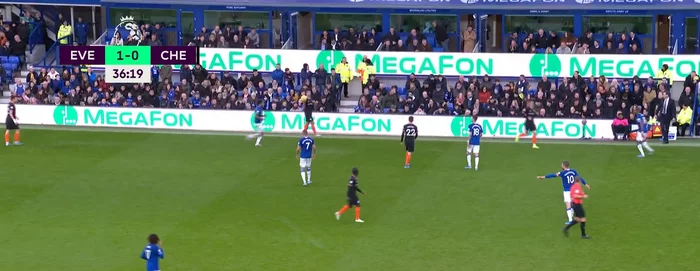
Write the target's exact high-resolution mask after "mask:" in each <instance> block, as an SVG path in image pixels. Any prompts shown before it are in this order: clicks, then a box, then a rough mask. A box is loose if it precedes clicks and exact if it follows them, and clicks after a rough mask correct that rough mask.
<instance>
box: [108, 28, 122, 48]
mask: <svg viewBox="0 0 700 271" xmlns="http://www.w3.org/2000/svg"><path fill="white" fill-rule="evenodd" d="M109 44H110V45H117V46H121V45H124V40H123V39H122V34H121V33H120V32H119V31H115V32H114V35H112V40H111V41H110V42H109Z"/></svg>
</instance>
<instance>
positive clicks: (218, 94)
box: [12, 22, 700, 131]
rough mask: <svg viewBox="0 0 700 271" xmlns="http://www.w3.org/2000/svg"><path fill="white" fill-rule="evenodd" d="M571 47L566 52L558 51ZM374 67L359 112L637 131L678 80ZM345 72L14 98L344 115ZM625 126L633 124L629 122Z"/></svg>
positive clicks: (230, 40) (211, 40)
mask: <svg viewBox="0 0 700 271" xmlns="http://www.w3.org/2000/svg"><path fill="white" fill-rule="evenodd" d="M433 26H434V33H435V36H436V37H438V38H436V39H435V41H433V42H429V41H428V39H427V38H425V36H424V35H423V32H421V31H419V29H413V30H412V31H411V32H410V34H409V37H408V38H407V39H406V40H405V41H404V40H403V39H401V38H400V35H399V34H397V33H396V32H395V30H394V28H390V29H389V32H388V33H387V34H386V35H384V36H382V37H381V39H382V41H381V42H382V43H384V46H383V47H382V48H380V49H381V50H388V51H397V50H407V51H414V50H415V51H432V49H431V48H432V46H433V45H437V46H440V47H443V48H445V47H447V46H446V43H444V40H442V38H443V36H444V35H443V34H445V35H446V32H445V30H444V27H442V28H441V27H440V24H439V23H438V22H434V23H433ZM141 31H142V33H141V34H142V36H143V37H150V39H149V40H148V41H147V42H146V44H148V45H152V46H158V45H162V44H163V31H162V28H161V27H160V26H159V24H153V25H150V24H145V25H143V26H142V27H141ZM473 31H474V30H473V29H471V27H470V28H469V29H467V30H466V31H465V35H466V34H468V35H471V34H470V33H467V32H473ZM12 33H14V32H12ZM25 33H26V31H25ZM378 36H379V35H378V34H377V33H376V32H375V31H374V30H370V31H366V30H363V31H361V32H360V33H356V32H354V29H352V28H351V29H349V31H347V32H341V31H340V29H338V28H336V29H334V30H332V31H327V32H324V33H323V35H322V36H321V37H320V49H325V50H332V49H337V50H357V49H364V50H373V49H372V48H373V47H374V46H375V45H376V44H377V43H378V42H377V41H376V40H377V39H376V37H378ZM241 37H244V38H241ZM591 37H592V34H591V33H587V34H586V35H585V36H584V37H582V38H580V39H578V40H576V39H572V38H571V37H568V36H565V37H563V38H559V37H558V36H557V35H556V33H553V32H550V33H549V35H548V36H547V35H546V34H545V33H544V31H543V30H539V31H538V33H537V34H536V35H535V34H531V35H529V36H528V37H526V38H525V40H524V42H523V43H522V48H521V49H520V50H515V51H519V52H526V51H538V52H539V51H541V50H544V51H547V52H550V53H551V52H557V53H568V52H570V51H568V52H567V51H566V50H567V49H568V50H570V49H571V48H572V47H579V48H586V49H584V50H582V51H581V50H579V51H580V52H582V53H590V52H591V51H594V50H593V49H591V48H594V49H595V48H598V47H597V45H598V44H599V43H598V41H597V40H594V39H592V38H591ZM609 37H610V39H609V40H606V41H605V44H606V45H607V47H610V46H611V45H612V46H614V45H615V44H617V45H618V47H619V48H622V49H624V50H618V51H616V52H617V53H622V52H623V51H625V50H627V49H628V47H629V50H637V49H635V48H638V47H639V45H638V42H637V41H636V40H637V39H636V38H635V36H634V33H630V38H629V39H627V38H625V36H624V35H622V36H621V38H620V39H619V40H614V39H613V38H612V37H613V35H612V34H611V35H609ZM19 39H20V40H21V39H22V38H21V37H20V38H19ZM517 39H518V35H517V34H514V35H513V37H512V40H511V42H510V44H511V45H513V44H514V43H515V44H517V43H516V40H517ZM133 40H134V39H133V37H126V39H122V38H121V36H120V32H119V31H117V32H116V33H115V35H114V37H113V38H112V42H111V44H130V43H133ZM465 40H466V41H467V43H468V44H462V46H461V47H463V49H464V50H465V51H468V50H467V49H469V48H472V49H473V47H472V46H473V44H471V42H470V41H469V39H465ZM587 44H592V45H593V46H592V47H589V46H587ZM189 45H192V46H202V47H227V48H258V47H260V40H259V35H258V34H257V33H256V31H255V29H254V28H245V27H238V28H235V29H234V28H233V27H230V26H227V27H224V28H223V29H221V28H220V27H218V26H215V27H213V28H212V29H211V30H209V29H207V28H202V29H201V31H200V33H198V34H197V35H196V38H195V39H194V40H193V41H192V42H190V44H189ZM25 46H26V45H25ZM620 46H622V47H620ZM555 47H557V49H556V50H555V49H554V48H555ZM524 48H530V49H524ZM562 48H564V49H563V50H564V52H559V50H560V49H562ZM601 52H602V51H601ZM625 52H626V53H629V51H625ZM365 65H366V67H367V71H368V72H366V74H364V75H363V76H362V78H361V79H360V80H361V81H362V88H363V89H362V95H361V96H360V97H359V98H358V100H357V106H356V107H355V112H357V113H387V114H418V115H423V114H425V115H445V116H451V115H465V116H470V115H479V116H497V117H519V116H521V115H522V111H523V109H524V108H523V106H525V105H526V104H527V102H528V101H533V102H534V105H535V109H536V110H537V112H538V113H539V116H541V117H554V118H582V119H615V118H617V119H619V121H618V122H616V123H617V124H620V125H622V124H625V123H626V125H629V124H631V123H633V122H634V117H633V116H632V115H631V114H630V109H631V107H632V106H634V105H639V106H642V107H643V113H644V114H645V115H650V116H654V115H656V114H657V113H658V108H659V102H660V100H661V93H662V92H664V91H668V90H670V84H669V81H668V79H667V78H670V74H669V73H668V72H667V71H666V70H661V71H660V75H661V76H657V77H660V78H661V77H662V78H663V79H660V80H655V79H653V78H638V77H634V78H626V79H608V78H605V77H603V76H601V77H597V78H594V77H591V78H583V77H581V76H579V75H578V74H576V75H574V76H573V77H571V78H551V79H550V78H546V77H543V78H541V80H540V81H539V82H537V83H536V84H531V81H528V80H527V79H526V78H525V77H523V76H520V78H519V79H518V80H514V81H501V80H500V79H499V78H492V77H490V76H488V75H484V76H483V77H481V78H477V77H472V78H465V77H463V76H460V77H459V78H458V79H457V80H456V81H450V80H448V79H447V78H446V77H444V76H441V75H430V76H427V77H419V76H416V75H410V76H408V79H407V81H406V82H405V84H404V85H400V86H397V85H393V86H388V85H385V84H384V83H382V82H380V80H379V78H377V77H376V76H375V75H373V74H372V73H373V72H370V71H372V70H373V69H371V67H372V66H373V64H372V63H371V61H369V60H367V61H366V64H365ZM336 68H338V69H339V70H338V71H336ZM341 69H342V67H338V66H336V67H331V69H330V70H326V69H325V68H319V69H317V70H313V71H312V70H310V69H309V66H308V65H307V64H304V65H303V68H302V69H301V70H300V71H298V72H293V71H292V70H291V69H289V68H285V69H284V70H283V69H282V67H280V66H279V65H278V67H277V69H276V70H275V71H273V72H272V73H271V74H270V76H269V77H266V78H269V79H267V80H266V79H265V78H264V77H263V75H262V73H260V72H258V71H256V70H253V71H251V72H250V73H249V74H248V73H242V74H239V75H237V76H234V75H233V74H231V73H228V72H224V73H221V72H208V71H207V70H206V69H204V68H203V67H202V66H200V65H196V66H194V67H190V66H187V65H184V66H182V67H181V68H180V70H179V74H180V77H179V78H180V80H179V82H173V80H172V74H173V67H171V66H163V67H160V68H158V67H153V68H152V74H153V78H152V80H151V81H152V82H151V83H150V84H107V83H106V82H105V81H104V79H103V78H102V77H101V76H99V75H97V74H96V73H95V72H94V71H92V69H90V68H87V67H72V68H70V67H65V68H64V69H62V70H60V71H59V70H56V69H49V70H47V69H41V70H34V69H33V68H31V67H30V68H29V74H28V75H27V77H26V80H17V82H15V83H16V84H15V85H14V86H13V89H12V91H13V93H14V94H15V95H17V96H18V97H20V99H19V101H20V103H28V104H69V105H85V106H111V107H121V106H124V107H158V108H185V109H186V108H192V109H232V110H244V109H251V108H253V107H254V105H255V104H256V102H257V101H263V102H264V107H265V109H266V110H280V111H300V110H302V108H301V106H302V105H300V103H299V102H298V100H299V98H300V97H301V96H302V95H303V94H304V93H306V91H307V90H308V91H310V93H311V99H313V100H314V101H316V106H315V107H316V108H315V110H316V111H320V112H336V111H338V109H339V106H340V100H342V99H346V98H347V93H346V92H345V91H344V90H345V89H344V84H343V83H347V82H348V81H349V80H350V79H351V78H352V77H353V75H354V73H355V71H349V70H347V69H343V70H341ZM666 75H669V76H666ZM696 77H697V74H695V73H693V74H692V75H690V76H688V78H686V82H685V90H684V91H683V93H682V94H681V97H680V99H679V101H678V104H679V105H680V106H681V108H682V110H681V111H680V112H681V114H683V115H681V114H679V117H677V118H676V119H677V120H678V122H679V123H678V125H679V126H681V127H683V126H684V125H685V124H689V123H690V119H692V117H693V114H692V109H693V108H692V106H693V102H694V98H695V93H694V92H695V91H694V83H695V82H697V79H696ZM344 92H345V93H344ZM688 112H691V113H690V114H688ZM623 119H624V120H625V121H626V122H622V120H623ZM686 126H687V125H686ZM618 128H619V127H618ZM614 129H615V128H614ZM697 130H700V129H696V131H697Z"/></svg>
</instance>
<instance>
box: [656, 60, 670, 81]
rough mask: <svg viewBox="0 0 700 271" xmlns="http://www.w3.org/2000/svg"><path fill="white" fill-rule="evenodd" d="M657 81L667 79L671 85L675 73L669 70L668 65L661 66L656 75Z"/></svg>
mask: <svg viewBox="0 0 700 271" xmlns="http://www.w3.org/2000/svg"><path fill="white" fill-rule="evenodd" d="M654 77H656V79H662V78H666V79H667V80H668V83H669V84H673V72H671V71H669V70H668V64H664V65H663V66H661V69H660V70H659V71H658V72H657V73H656V76H654Z"/></svg>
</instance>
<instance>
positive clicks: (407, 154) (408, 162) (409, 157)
mask: <svg viewBox="0 0 700 271" xmlns="http://www.w3.org/2000/svg"><path fill="white" fill-rule="evenodd" d="M410 163H411V153H410V152H406V165H407V166H408V165H409V164H410Z"/></svg>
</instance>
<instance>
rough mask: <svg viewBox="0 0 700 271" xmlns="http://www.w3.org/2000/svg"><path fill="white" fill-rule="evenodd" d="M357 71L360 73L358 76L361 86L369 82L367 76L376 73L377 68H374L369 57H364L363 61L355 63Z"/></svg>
mask: <svg viewBox="0 0 700 271" xmlns="http://www.w3.org/2000/svg"><path fill="white" fill-rule="evenodd" d="M357 71H358V73H359V74H360V76H361V77H360V78H362V87H363V88H364V86H366V85H367V82H369V76H370V75H374V74H377V70H376V69H374V64H372V61H371V60H369V59H365V61H364V62H363V63H360V64H359V65H357Z"/></svg>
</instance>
